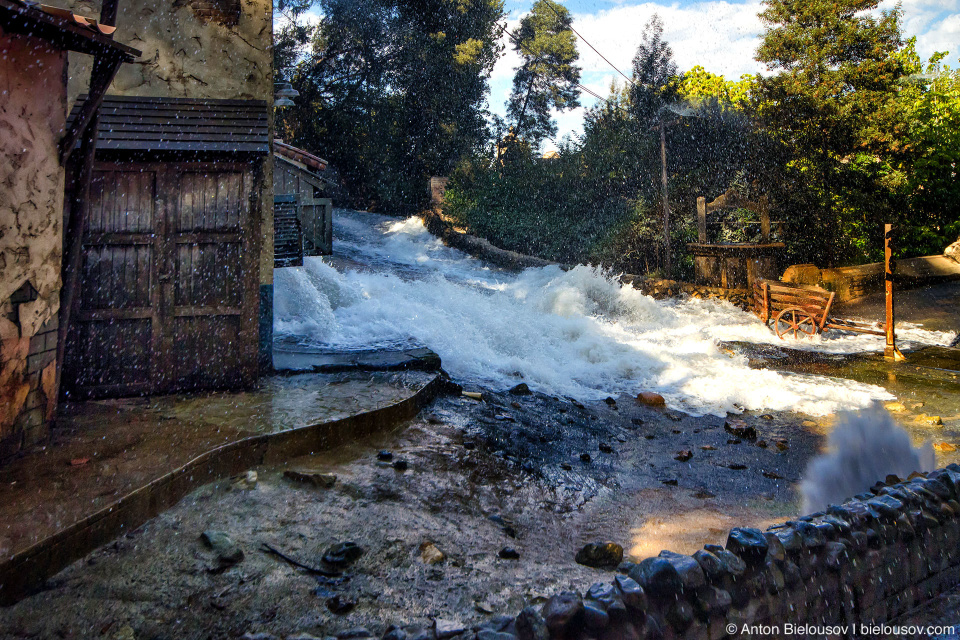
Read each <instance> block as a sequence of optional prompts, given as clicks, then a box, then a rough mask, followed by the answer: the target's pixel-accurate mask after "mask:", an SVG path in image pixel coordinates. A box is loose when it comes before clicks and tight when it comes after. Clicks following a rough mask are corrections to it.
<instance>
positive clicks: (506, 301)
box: [274, 210, 953, 415]
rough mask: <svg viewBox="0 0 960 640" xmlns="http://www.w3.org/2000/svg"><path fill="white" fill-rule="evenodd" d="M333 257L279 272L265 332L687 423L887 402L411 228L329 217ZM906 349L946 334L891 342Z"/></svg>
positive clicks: (685, 305)
mask: <svg viewBox="0 0 960 640" xmlns="http://www.w3.org/2000/svg"><path fill="white" fill-rule="evenodd" d="M334 231H335V238H336V240H335V242H334V254H335V256H337V258H338V259H339V261H340V263H342V264H341V267H340V269H341V270H337V269H335V268H334V267H332V266H330V265H329V264H326V263H325V262H324V261H323V260H322V259H321V258H306V259H305V260H304V266H303V267H292V268H286V269H279V270H277V271H276V272H275V276H274V279H275V293H274V296H275V307H274V317H275V320H274V330H275V332H276V334H277V336H278V337H281V338H283V337H285V338H287V339H289V338H290V337H295V338H296V339H297V340H298V341H300V342H302V343H304V344H308V345H311V346H319V347H323V348H329V349H331V350H344V349H347V350H352V349H364V348H371V347H387V346H396V345H408V344H410V343H411V341H412V342H413V343H417V344H422V345H424V346H427V347H429V348H430V349H432V350H433V351H435V352H436V353H438V354H439V355H440V357H441V359H442V361H443V366H444V369H446V370H447V371H448V372H449V373H450V375H451V376H452V377H453V378H454V379H455V380H457V381H459V382H461V383H466V384H470V383H476V384H482V385H486V386H491V387H493V388H508V387H511V386H513V385H515V384H517V383H518V382H521V381H522V382H526V383H527V384H528V385H530V387H531V388H534V389H537V390H540V391H543V392H545V393H550V394H555V395H561V396H571V397H575V398H579V399H581V400H586V399H596V398H603V397H606V396H608V395H616V394H617V393H620V392H626V393H631V394H635V393H637V392H639V391H656V392H658V393H660V394H662V395H663V396H664V398H665V399H666V400H667V403H668V405H670V406H671V407H674V408H677V409H680V410H683V411H686V412H689V413H693V414H705V413H711V414H716V415H724V414H725V413H726V412H728V411H733V412H737V411H739V410H742V409H751V410H762V409H767V410H795V411H804V412H807V413H811V414H814V415H822V414H827V413H832V412H834V411H836V410H838V409H842V408H859V407H866V406H868V405H869V404H870V402H871V401H872V400H876V399H881V400H882V399H888V398H890V397H891V396H890V395H889V394H888V393H887V392H886V391H885V390H884V389H882V388H880V387H876V386H871V385H865V384H861V383H858V382H853V381H849V380H839V379H827V378H823V377H816V376H806V375H797V374H788V373H781V372H776V371H772V370H767V369H751V368H750V367H749V366H748V364H747V359H746V357H744V356H731V355H729V354H728V353H726V352H724V351H722V350H721V349H720V348H719V347H718V343H719V342H720V341H721V340H742V341H748V342H755V343H771V344H781V345H782V344H783V342H782V341H781V340H780V339H779V338H777V337H776V335H774V334H773V333H772V332H771V331H770V329H768V328H767V327H765V326H764V325H763V324H762V323H761V322H760V321H759V320H757V319H756V317H754V316H753V315H751V314H748V313H745V312H743V311H741V310H740V309H737V308H736V307H734V306H733V305H731V304H728V303H725V302H713V301H704V300H692V299H691V300H685V301H677V300H668V301H657V300H654V299H653V298H650V297H648V296H645V295H643V294H641V293H640V292H639V291H637V290H636V289H634V288H633V287H631V286H629V285H621V284H620V283H619V282H618V281H617V280H616V279H615V278H614V277H612V276H611V274H608V273H604V272H603V271H602V270H600V269H597V268H593V267H587V266H578V267H576V268H574V269H572V270H570V271H566V272H564V271H563V270H561V269H559V268H558V267H545V268H536V269H526V270H524V271H522V272H521V273H519V274H515V273H510V272H505V271H502V270H499V269H496V268H493V267H489V266H488V265H486V264H485V263H483V262H481V261H479V260H476V259H474V258H471V257H469V256H467V255H465V254H463V253H461V252H459V251H456V250H454V249H450V248H448V247H446V246H444V245H443V244H442V243H441V242H440V241H439V240H438V239H436V238H435V237H433V236H432V235H430V234H429V232H427V230H426V229H425V228H424V226H423V224H422V222H421V221H420V220H419V219H416V218H411V219H408V220H405V221H397V220H395V219H391V218H386V217H383V216H377V215H375V214H367V213H358V212H350V211H343V210H337V211H336V213H335V216H334ZM898 337H899V339H900V340H903V341H915V342H923V343H931V344H946V343H947V342H949V340H950V339H952V337H953V334H947V333H936V332H929V331H923V330H921V329H918V328H915V327H914V328H908V327H904V328H902V329H901V328H899V327H898ZM790 346H791V347H801V348H805V349H817V350H821V351H829V352H835V353H851V352H858V351H876V350H878V349H880V350H882V348H883V339H882V338H881V337H875V336H857V335H852V334H839V333H834V334H833V335H832V336H830V335H828V336H823V337H821V336H817V337H815V338H813V339H812V340H807V341H803V342H800V341H797V342H796V343H794V342H793V341H791V344H790Z"/></svg>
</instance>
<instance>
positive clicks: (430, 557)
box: [420, 542, 446, 564]
mask: <svg viewBox="0 0 960 640" xmlns="http://www.w3.org/2000/svg"><path fill="white" fill-rule="evenodd" d="M445 558H446V556H445V555H443V552H442V551H440V549H438V548H437V546H436V545H435V544H433V543H432V542H424V543H423V544H422V545H420V560H421V561H422V562H423V563H424V564H439V563H441V562H443V561H444V559H445Z"/></svg>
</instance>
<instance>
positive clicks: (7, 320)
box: [0, 0, 139, 460]
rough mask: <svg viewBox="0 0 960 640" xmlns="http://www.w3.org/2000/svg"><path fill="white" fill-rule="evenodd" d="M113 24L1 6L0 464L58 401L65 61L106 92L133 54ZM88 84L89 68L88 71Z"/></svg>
mask: <svg viewBox="0 0 960 640" xmlns="http://www.w3.org/2000/svg"><path fill="white" fill-rule="evenodd" d="M113 31H114V29H113V27H111V26H106V25H98V24H96V22H95V21H93V20H84V19H83V18H82V17H79V16H74V15H73V14H71V13H70V12H68V11H57V10H55V9H53V8H50V7H42V8H41V7H40V6H38V5H28V4H26V3H23V2H20V1H19V0H0V157H2V158H3V162H2V163H0V460H2V459H3V458H5V457H8V456H10V455H12V454H14V453H16V452H17V451H19V450H20V449H21V448H22V447H23V446H28V445H31V444H33V443H35V442H38V441H40V440H42V439H43V438H44V437H46V435H47V431H46V427H47V424H48V423H49V421H50V420H51V418H52V417H53V414H54V411H55V409H56V403H57V362H56V351H57V344H58V343H57V330H58V311H59V308H60V293H61V256H62V234H63V226H62V220H63V205H64V182H65V179H66V164H65V160H66V158H67V157H68V156H69V151H66V150H65V149H64V148H63V145H62V141H63V140H64V139H66V138H68V137H69V138H70V139H72V140H74V141H82V140H84V139H86V137H87V136H89V131H88V130H87V129H86V128H85V127H84V126H82V124H83V123H82V122H78V124H77V126H75V127H72V128H68V127H67V126H66V113H67V84H66V68H67V60H68V54H74V55H85V56H88V57H93V56H97V57H98V58H99V59H100V63H99V64H98V67H97V71H96V73H97V77H96V78H95V81H94V85H98V84H99V85H101V86H103V85H105V84H106V83H108V82H109V79H110V78H111V77H112V76H113V74H114V73H115V72H116V70H117V68H118V67H119V66H121V65H122V64H124V63H128V62H130V61H132V60H133V59H134V58H135V57H136V56H137V55H139V51H136V50H135V49H133V48H131V47H128V46H125V45H123V44H120V43H119V42H114V41H113V40H112V38H111V35H112V33H113ZM87 73H88V78H89V73H90V70H89V69H88V70H87Z"/></svg>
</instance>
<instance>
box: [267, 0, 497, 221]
mask: <svg viewBox="0 0 960 640" xmlns="http://www.w3.org/2000/svg"><path fill="white" fill-rule="evenodd" d="M319 9H320V12H321V13H322V15H323V19H322V20H321V22H320V24H319V25H318V27H317V28H316V29H315V30H314V32H313V34H312V38H313V39H312V42H311V47H310V49H309V50H308V51H301V52H299V55H298V56H289V55H288V58H290V57H292V58H293V60H294V63H293V65H292V68H288V69H285V70H284V73H286V75H287V77H288V78H289V79H290V80H291V81H293V83H294V86H295V88H296V89H297V90H299V91H300V94H301V95H300V97H299V98H298V99H297V100H296V103H297V105H296V106H295V107H291V108H289V109H285V110H282V111H281V112H280V116H279V118H278V130H279V131H280V132H282V134H283V135H284V136H285V137H287V138H288V139H290V140H292V141H294V142H295V143H297V144H299V145H301V146H303V147H305V148H307V149H310V150H312V151H315V152H317V153H319V154H321V155H322V156H324V157H325V158H327V159H328V160H330V161H331V162H332V163H333V165H334V166H335V167H337V169H338V170H339V171H340V174H341V176H342V177H343V180H344V182H345V183H346V186H347V188H348V191H349V194H350V196H351V199H352V200H353V202H354V204H356V205H360V206H367V207H374V208H376V207H379V208H381V209H391V208H392V209H396V208H397V207H398V206H399V205H409V206H414V205H418V204H420V203H422V201H423V200H424V199H425V198H426V195H427V189H426V181H427V178H428V177H429V176H430V175H437V174H446V173H447V172H449V171H450V169H451V168H452V166H453V165H454V164H455V163H456V162H457V161H458V159H460V158H462V157H466V156H470V155H472V154H473V153H475V152H476V151H478V150H479V149H480V148H481V147H482V146H483V144H484V143H485V141H486V137H487V131H486V93H487V90H488V82H489V76H490V72H491V71H492V69H493V65H494V63H495V62H496V59H497V57H498V55H499V53H500V51H501V47H500V45H499V44H498V38H497V36H498V32H499V28H498V24H499V21H500V20H502V18H503V16H504V13H503V4H502V0H319Z"/></svg>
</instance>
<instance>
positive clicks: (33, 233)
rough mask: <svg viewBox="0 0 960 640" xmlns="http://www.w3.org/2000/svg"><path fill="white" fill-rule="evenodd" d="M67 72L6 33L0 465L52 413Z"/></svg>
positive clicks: (0, 132)
mask: <svg viewBox="0 0 960 640" xmlns="http://www.w3.org/2000/svg"><path fill="white" fill-rule="evenodd" d="M65 65H66V54H65V53H63V52H62V51H59V50H56V49H51V48H50V47H49V46H48V45H47V44H46V43H44V42H43V41H42V40H39V39H36V38H30V37H26V36H18V35H9V34H4V33H3V32H2V31H0V91H2V92H0V96H2V98H0V158H3V162H0V459H2V458H4V457H7V456H9V455H11V454H12V453H15V452H16V451H18V450H19V449H20V448H21V447H22V446H23V445H24V444H25V443H26V444H30V443H32V442H35V441H37V440H39V439H41V438H42V437H44V435H46V422H47V419H49V418H50V417H51V413H52V409H53V406H54V405H55V398H54V396H55V394H54V393H53V387H54V380H55V377H56V367H55V366H54V364H53V358H52V357H51V355H50V352H51V351H52V350H55V348H56V337H55V334H54V337H52V338H51V337H50V334H49V331H50V330H51V327H54V330H55V327H56V316H57V311H58V310H59V308H60V286H61V283H60V261H61V241H62V240H61V234H62V231H61V220H62V216H63V189H64V171H63V168H62V167H61V166H60V162H59V159H58V149H57V143H58V141H59V139H60V136H61V135H62V133H63V129H64V123H65V119H66V104H67V103H66V97H67V96H66V89H65V86H64V81H63V74H64V68H65ZM37 96H42V97H43V99H42V100H38V99H37ZM40 354H45V355H42V356H41V355H40Z"/></svg>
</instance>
